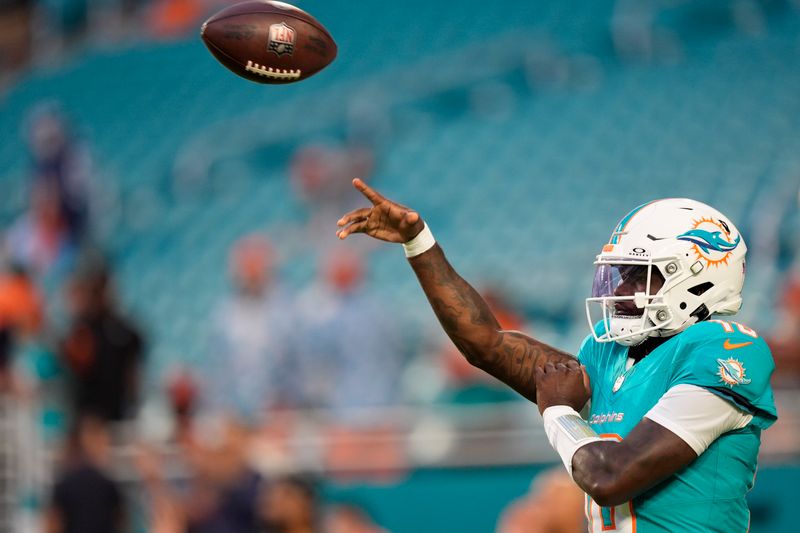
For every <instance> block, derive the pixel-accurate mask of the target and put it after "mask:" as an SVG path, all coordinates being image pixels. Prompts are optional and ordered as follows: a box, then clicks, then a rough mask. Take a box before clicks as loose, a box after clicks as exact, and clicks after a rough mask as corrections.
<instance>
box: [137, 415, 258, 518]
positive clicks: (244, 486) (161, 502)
mask: <svg viewBox="0 0 800 533" xmlns="http://www.w3.org/2000/svg"><path fill="white" fill-rule="evenodd" d="M215 422H217V423H216V424H214V425H209V426H206V427H204V428H202V430H198V431H197V432H196V435H195V436H194V438H189V439H185V440H184V441H182V442H180V443H179V447H178V451H179V452H180V453H179V454H178V455H177V456H173V457H170V458H169V463H166V462H165V461H164V460H163V459H162V458H160V457H159V456H158V454H157V453H156V452H155V451H154V450H152V449H148V448H146V447H140V449H139V454H138V456H137V463H136V465H137V467H138V470H139V474H140V475H141V477H142V480H143V481H144V485H143V487H144V489H145V493H146V497H147V502H148V508H149V513H148V514H149V524H148V531H153V532H158V533H177V532H179V531H180V532H187V533H252V532H253V531H256V530H257V528H258V524H259V497H260V494H261V493H262V489H263V485H264V482H263V480H262V478H261V476H260V475H259V474H258V473H257V472H255V470H254V469H253V468H252V467H251V466H250V463H249V459H248V455H249V447H250V436H249V430H248V428H246V427H245V426H243V425H241V424H238V423H236V422H235V421H233V420H230V419H227V420H222V419H215ZM167 467H171V469H172V470H173V472H175V470H176V469H178V470H180V469H181V467H184V468H185V469H186V470H187V471H186V474H188V478H187V479H188V486H184V487H181V486H177V485H172V484H171V483H170V482H168V481H167V477H166V476H167V473H166V472H165V470H166V468H167Z"/></svg>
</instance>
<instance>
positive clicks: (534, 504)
mask: <svg viewBox="0 0 800 533" xmlns="http://www.w3.org/2000/svg"><path fill="white" fill-rule="evenodd" d="M584 504H585V495H584V493H583V491H582V490H581V489H580V488H578V486H577V485H576V484H575V483H574V482H573V481H572V479H571V478H570V477H569V475H567V473H566V472H565V471H564V469H563V468H561V467H560V466H559V467H557V468H553V469H552V470H549V471H547V472H542V473H541V474H539V475H538V476H536V478H535V479H534V480H533V483H532V484H531V489H530V491H529V492H528V494H526V495H525V496H523V497H522V498H520V499H518V500H517V501H515V502H514V503H512V504H511V505H509V506H508V508H506V510H505V511H503V514H502V515H501V517H500V521H499V523H498V527H497V531H498V533H581V532H582V531H586V524H585V520H584V514H583V513H584V510H583V508H584Z"/></svg>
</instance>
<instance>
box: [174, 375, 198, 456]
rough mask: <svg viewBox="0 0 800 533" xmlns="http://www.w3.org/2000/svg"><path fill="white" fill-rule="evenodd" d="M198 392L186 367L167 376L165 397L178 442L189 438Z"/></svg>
mask: <svg viewBox="0 0 800 533" xmlns="http://www.w3.org/2000/svg"><path fill="white" fill-rule="evenodd" d="M199 394H200V393H199V390H198V385H197V382H196V381H195V378H194V376H193V375H192V373H191V372H190V371H189V370H188V369H185V368H183V369H180V370H178V371H177V372H174V373H172V374H171V375H170V376H169V378H168V382H167V398H168V400H169V406H170V409H171V410H172V417H173V421H174V423H175V434H174V438H175V440H176V441H178V442H185V441H186V439H190V438H191V435H192V431H193V427H192V420H193V417H194V415H195V411H196V410H197V404H198V402H199Z"/></svg>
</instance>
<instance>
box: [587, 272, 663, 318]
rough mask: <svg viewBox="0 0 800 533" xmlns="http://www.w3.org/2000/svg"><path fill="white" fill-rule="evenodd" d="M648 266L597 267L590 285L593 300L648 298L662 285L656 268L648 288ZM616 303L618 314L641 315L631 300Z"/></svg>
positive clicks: (661, 278) (661, 279)
mask: <svg viewBox="0 0 800 533" xmlns="http://www.w3.org/2000/svg"><path fill="white" fill-rule="evenodd" d="M648 270H650V265H631V264H605V263H604V264H601V265H597V270H596V271H595V275H594V283H593V284H592V297H593V298H607V297H632V296H633V295H635V294H636V293H645V294H647V295H649V296H652V295H654V294H656V293H657V292H658V291H659V290H660V289H661V287H662V286H663V285H664V277H663V276H662V275H661V273H660V272H659V271H658V269H657V268H653V269H652V274H651V276H650V286H649V287H648V285H647V281H648V280H647V273H648ZM626 300H627V301H622V302H619V301H618V302H616V304H615V306H614V307H615V311H616V312H617V313H620V314H641V312H642V311H641V309H638V310H637V307H636V306H635V305H633V302H632V301H631V298H627V299H626Z"/></svg>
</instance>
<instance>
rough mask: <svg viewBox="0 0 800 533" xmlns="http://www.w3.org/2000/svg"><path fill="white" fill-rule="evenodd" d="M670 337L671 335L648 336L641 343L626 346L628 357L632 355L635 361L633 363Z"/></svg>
mask: <svg viewBox="0 0 800 533" xmlns="http://www.w3.org/2000/svg"><path fill="white" fill-rule="evenodd" d="M670 338H671V337H648V338H647V339H645V341H644V342H643V343H641V344H637V345H636V346H631V347H630V348H628V357H632V358H633V360H634V361H635V362H634V364H636V363H638V362H639V361H641V360H642V359H644V358H645V357H646V356H647V355H649V354H650V353H651V352H652V351H653V350H655V349H656V348H658V347H659V346H661V345H662V344H664V343H665V342H666V341H668V340H669V339H670Z"/></svg>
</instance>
